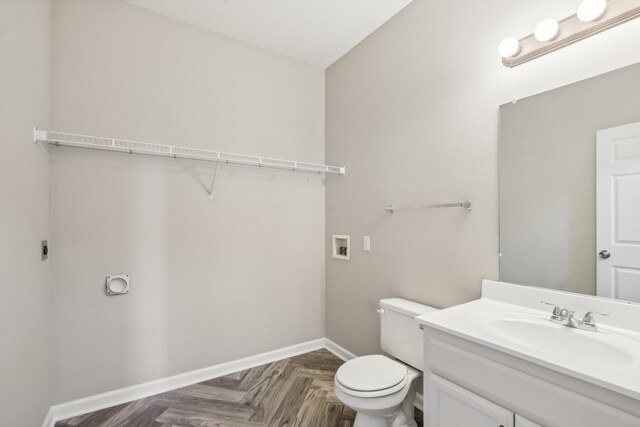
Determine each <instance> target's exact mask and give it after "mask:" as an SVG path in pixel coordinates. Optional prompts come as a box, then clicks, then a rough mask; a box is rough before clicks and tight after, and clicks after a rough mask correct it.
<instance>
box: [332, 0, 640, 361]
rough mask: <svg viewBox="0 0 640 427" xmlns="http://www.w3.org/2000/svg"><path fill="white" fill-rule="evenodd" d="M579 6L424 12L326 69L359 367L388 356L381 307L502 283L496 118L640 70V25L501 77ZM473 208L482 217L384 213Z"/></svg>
mask: <svg viewBox="0 0 640 427" xmlns="http://www.w3.org/2000/svg"><path fill="white" fill-rule="evenodd" d="M578 4H579V0H576V1H574V0H563V1H557V0H554V1H544V0H522V1H517V2H516V1H513V0H450V1H431V0H415V1H414V2H412V3H411V4H410V5H409V6H407V8H405V9H404V10H403V11H402V12H400V13H399V14H398V15H396V16H395V17H394V18H393V19H391V20H390V21H389V22H387V23H386V24H385V25H384V26H383V27H381V28H380V29H378V31H376V32H375V33H373V34H372V35H371V36H369V37H368V38H367V39H366V40H365V41H363V42H362V43H360V44H359V45H358V46H356V47H355V48H354V49H353V50H352V51H351V52H349V53H348V54H347V55H345V56H344V57H343V58H341V59H340V60H339V61H337V62H336V63H335V64H334V65H333V66H332V67H330V68H329V69H328V70H327V81H326V104H327V117H326V120H327V130H326V138H327V140H326V158H327V161H328V162H333V163H344V164H346V165H347V176H346V177H345V178H344V179H343V180H328V181H327V189H326V191H327V194H326V204H327V216H326V229H327V240H326V244H327V252H326V256H327V263H326V271H327V274H326V280H327V334H328V337H329V338H331V339H333V340H335V341H337V342H338V343H339V344H342V345H344V346H346V347H347V348H349V349H350V350H352V351H353V352H355V353H356V354H365V353H369V352H375V351H378V350H379V321H378V315H377V314H376V312H375V311H374V306H375V305H376V304H377V301H378V300H379V299H380V298H384V297H394V296H395V297H404V298H408V299H412V300H415V301H418V302H421V303H425V304H430V305H433V306H436V307H448V306H451V305H454V304H459V303H463V302H465V301H469V300H472V299H475V298H477V297H479V295H480V285H481V279H482V278H489V279H496V278H498V258H497V252H498V164H497V149H498V144H497V140H498V106H499V105H500V104H502V103H504V102H507V101H508V100H511V99H513V98H520V97H522V96H528V95H531V94H533V93H539V92H541V91H544V90H549V89H550V88H553V87H558V86H563V85H565V84H567V83H570V82H575V81H578V80H581V79H583V78H586V77H590V76H593V75H595V74H598V73H602V72H605V71H609V70H611V69H615V68H618V67H620V66H622V65H628V64H630V63H633V62H637V61H638V60H639V57H640V49H638V47H637V44H636V45H635V47H631V46H630V45H631V44H630V43H628V42H627V40H637V39H638V36H639V35H640V25H638V23H630V24H625V25H622V26H620V27H617V28H615V29H613V30H610V31H608V32H607V33H606V34H601V35H598V36H597V37H593V38H591V39H589V40H585V41H582V42H580V43H578V44H576V45H574V46H571V47H569V48H566V49H563V50H562V51H559V52H554V53H553V54H550V55H547V56H545V57H543V58H539V59H537V60H536V61H533V62H531V63H528V64H525V65H522V66H520V67H517V68H515V69H507V68H506V67H503V66H502V64H501V63H500V58H499V57H498V56H497V53H496V49H497V45H498V43H499V42H500V40H502V39H503V38H505V37H507V36H510V35H512V36H516V37H521V36H524V35H526V34H527V33H529V32H531V31H532V30H533V28H534V27H535V25H536V24H537V22H539V21H540V20H542V19H544V18H548V17H550V16H553V17H557V18H562V17H564V16H569V15H570V14H572V13H575V10H576V8H577V6H578ZM498 11H499V13H497V12H498ZM614 45H615V46H616V49H611V46H614ZM618 48H619V49H618ZM465 198H473V200H474V203H475V208H474V210H473V212H471V213H467V212H465V211H464V210H463V209H444V210H437V211H436V210H432V211H414V212H398V213H395V214H389V213H387V212H386V211H385V210H384V207H385V206H386V205H388V204H390V203H395V204H409V205H412V204H425V203H445V202H459V201H462V200H463V199H465ZM332 233H334V234H349V235H351V238H352V242H353V243H352V244H353V245H354V247H353V250H352V253H351V261H349V262H346V261H340V260H334V259H332V258H331V254H330V253H329V249H328V248H329V246H328V242H329V236H330V235H331V234H332ZM363 235H370V236H371V239H372V240H371V248H372V249H371V252H363V251H362V236H363Z"/></svg>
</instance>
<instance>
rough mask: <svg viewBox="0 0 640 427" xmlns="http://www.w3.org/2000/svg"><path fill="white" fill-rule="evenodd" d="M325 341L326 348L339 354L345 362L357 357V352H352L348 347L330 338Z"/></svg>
mask: <svg viewBox="0 0 640 427" xmlns="http://www.w3.org/2000/svg"><path fill="white" fill-rule="evenodd" d="M324 341H325V344H324V346H325V347H326V349H327V350H329V351H330V352H331V353H333V354H335V355H336V356H338V357H339V358H340V359H342V360H344V361H345V362H346V361H348V360H351V359H354V358H355V357H356V355H355V354H353V353H351V352H350V351H349V350H347V349H346V348H344V347H341V346H339V345H338V344H336V343H334V342H333V341H331V340H330V339H329V338H325V339H324Z"/></svg>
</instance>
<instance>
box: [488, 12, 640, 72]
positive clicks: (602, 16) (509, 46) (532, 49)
mask: <svg viewBox="0 0 640 427" xmlns="http://www.w3.org/2000/svg"><path fill="white" fill-rule="evenodd" d="M639 16H640V0H583V1H582V3H580V6H579V7H578V11H577V13H576V14H575V15H572V16H569V17H568V18H565V19H563V20H562V21H560V22H558V21H555V20H553V19H545V20H544V21H542V22H540V23H539V24H538V25H537V27H536V28H535V32H534V34H531V35H529V36H527V37H524V38H522V39H520V40H517V39H515V38H513V37H510V38H507V39H505V40H503V41H502V42H501V43H500V45H499V46H498V52H499V53H500V56H502V63H503V64H504V65H505V66H506V67H510V68H512V67H515V66H517V65H520V64H524V63H525V62H528V61H531V60H532V59H535V58H538V57H540V56H543V55H546V54H548V53H551V52H553V51H554V50H558V49H561V48H563V47H565V46H568V45H570V44H572V43H575V42H577V41H580V40H582V39H586V38H587V37H591V36H593V35H594V34H598V33H600V32H602V31H605V30H608V29H609V28H613V27H615V26H616V25H619V24H622V23H623V22H627V21H630V20H632V19H634V18H637V17H639Z"/></svg>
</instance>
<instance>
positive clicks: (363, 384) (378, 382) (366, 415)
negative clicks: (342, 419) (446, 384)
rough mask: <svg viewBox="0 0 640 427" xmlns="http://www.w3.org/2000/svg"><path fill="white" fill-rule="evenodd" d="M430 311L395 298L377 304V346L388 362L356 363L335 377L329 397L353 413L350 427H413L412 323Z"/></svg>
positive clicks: (415, 338) (416, 369) (415, 342)
mask: <svg viewBox="0 0 640 427" xmlns="http://www.w3.org/2000/svg"><path fill="white" fill-rule="evenodd" d="M433 311H437V309H436V308H433V307H429V306H427V305H423V304H418V303H415V302H413V301H408V300H404V299H400V298H389V299H383V300H380V309H379V310H378V313H380V345H381V347H382V350H384V351H385V352H386V353H388V354H390V355H391V356H393V357H394V358H395V359H391V358H389V357H387V356H383V355H380V354H373V355H368V356H362V357H356V358H355V359H352V360H349V361H348V362H346V363H345V364H343V365H342V366H340V368H338V371H337V372H336V375H335V378H334V390H335V394H336V396H337V397H338V399H340V401H341V402H342V403H344V404H345V405H346V406H348V407H350V408H351V409H353V410H355V411H356V420H355V422H354V425H353V427H416V422H415V418H414V407H413V403H414V400H415V396H416V387H417V384H418V381H419V379H420V378H422V372H421V371H420V369H422V366H423V356H422V348H423V344H422V333H421V331H420V329H419V328H418V323H417V322H416V320H415V318H416V317H417V316H420V315H423V314H427V313H431V312H433Z"/></svg>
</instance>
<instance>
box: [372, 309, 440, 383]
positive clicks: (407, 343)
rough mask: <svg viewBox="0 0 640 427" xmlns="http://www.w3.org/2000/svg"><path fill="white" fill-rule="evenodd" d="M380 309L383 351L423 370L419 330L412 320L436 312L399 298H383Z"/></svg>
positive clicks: (416, 323)
mask: <svg viewBox="0 0 640 427" xmlns="http://www.w3.org/2000/svg"><path fill="white" fill-rule="evenodd" d="M380 308H381V309H382V310H381V313H380V345H381V346H382V350H383V351H385V352H386V353H389V354H390V355H391V356H393V357H395V358H396V359H398V360H400V361H402V362H404V363H406V364H408V365H411V366H413V367H414V368H416V369H418V370H420V371H422V369H424V367H423V366H424V365H423V355H422V352H423V345H422V331H421V330H420V328H419V326H418V322H416V320H415V318H416V317H417V316H421V315H423V314H427V313H432V312H434V311H437V310H438V309H437V308H433V307H430V306H428V305H423V304H418V303H417V302H413V301H409V300H406V299H401V298H387V299H382V300H380Z"/></svg>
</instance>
